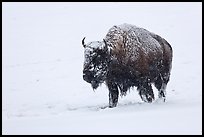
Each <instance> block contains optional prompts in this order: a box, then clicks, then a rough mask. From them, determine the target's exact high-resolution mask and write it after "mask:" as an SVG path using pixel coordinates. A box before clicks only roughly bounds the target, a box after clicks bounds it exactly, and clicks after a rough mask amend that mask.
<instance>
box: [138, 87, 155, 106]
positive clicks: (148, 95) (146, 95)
mask: <svg viewBox="0 0 204 137" xmlns="http://www.w3.org/2000/svg"><path fill="white" fill-rule="evenodd" d="M138 90H139V95H140V97H141V99H142V100H143V101H145V102H148V103H151V102H152V101H153V100H154V92H153V90H152V86H151V84H150V83H145V84H142V85H141V86H139V87H138Z"/></svg>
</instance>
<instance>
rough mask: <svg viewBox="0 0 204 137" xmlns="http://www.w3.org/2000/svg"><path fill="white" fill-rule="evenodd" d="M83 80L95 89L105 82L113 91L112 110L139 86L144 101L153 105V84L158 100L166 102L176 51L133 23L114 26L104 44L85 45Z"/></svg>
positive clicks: (94, 42) (110, 102) (156, 36)
mask: <svg viewBox="0 0 204 137" xmlns="http://www.w3.org/2000/svg"><path fill="white" fill-rule="evenodd" d="M82 45H83V47H84V55H85V61H84V66H83V67H84V68H83V79H84V80H85V81H86V82H88V83H90V84H91V86H92V88H93V89H96V88H98V87H99V85H100V84H102V83H104V82H105V84H106V85H107V87H108V89H109V107H116V106H117V103H118V96H119V94H120V95H126V93H127V91H128V89H130V88H131V87H137V90H138V91H139V95H140V97H141V99H142V100H143V101H145V102H148V103H150V102H152V101H153V100H154V99H155V97H154V93H153V89H152V84H154V85H155V87H156V88H157V89H158V91H159V92H158V98H159V99H162V100H163V101H165V99H166V86H167V83H168V82H169V79H170V71H171V68H172V56H173V51H172V48H171V45H170V44H169V43H168V42H167V41H166V40H165V39H164V38H162V37H160V36H159V35H157V34H155V33H152V32H149V31H148V30H146V29H143V28H139V27H136V26H134V25H130V24H122V25H118V26H113V27H112V28H110V29H109V31H108V33H107V34H106V36H105V38H104V39H103V40H102V41H93V42H89V43H85V37H84V39H83V40H82Z"/></svg>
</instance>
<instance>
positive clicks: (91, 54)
mask: <svg viewBox="0 0 204 137" xmlns="http://www.w3.org/2000/svg"><path fill="white" fill-rule="evenodd" d="M84 39H85V37H84ZM84 39H83V40H82V45H83V47H84V57H85V60H84V68H83V79H84V80H85V81H86V82H88V83H90V84H91V86H92V88H93V89H96V88H98V87H99V85H100V84H101V83H103V82H104V80H105V78H106V73H107V66H108V61H109V54H108V47H107V44H106V42H105V40H104V41H93V42H89V43H87V44H85V43H84Z"/></svg>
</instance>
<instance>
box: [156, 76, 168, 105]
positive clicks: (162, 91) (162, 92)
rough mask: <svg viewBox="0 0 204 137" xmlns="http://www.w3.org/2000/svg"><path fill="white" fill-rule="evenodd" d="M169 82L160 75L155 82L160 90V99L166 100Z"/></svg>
mask: <svg viewBox="0 0 204 137" xmlns="http://www.w3.org/2000/svg"><path fill="white" fill-rule="evenodd" d="M167 83H168V80H166V81H164V79H163V78H161V77H159V78H158V79H157V80H156V81H155V82H154V85H155V87H156V88H157V90H158V91H159V93H158V97H159V99H161V100H163V101H164V102H165V101H166V85H167Z"/></svg>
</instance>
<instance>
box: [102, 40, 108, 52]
mask: <svg viewBox="0 0 204 137" xmlns="http://www.w3.org/2000/svg"><path fill="white" fill-rule="evenodd" d="M103 42H104V44H105V49H106V50H108V45H107V43H106V41H105V39H103Z"/></svg>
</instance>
